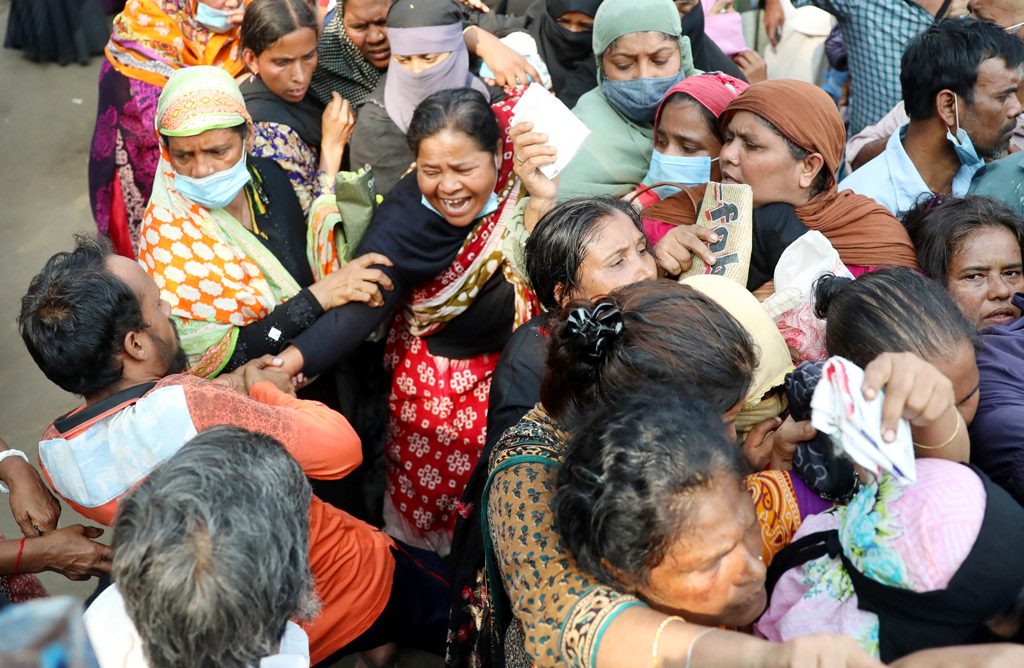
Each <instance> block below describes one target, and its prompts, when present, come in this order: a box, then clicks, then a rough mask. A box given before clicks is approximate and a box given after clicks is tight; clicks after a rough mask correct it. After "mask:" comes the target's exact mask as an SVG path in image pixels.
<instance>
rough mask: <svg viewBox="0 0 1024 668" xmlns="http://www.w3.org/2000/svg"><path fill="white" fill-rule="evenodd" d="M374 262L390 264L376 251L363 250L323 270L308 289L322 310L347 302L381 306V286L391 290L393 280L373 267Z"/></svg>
mask: <svg viewBox="0 0 1024 668" xmlns="http://www.w3.org/2000/svg"><path fill="white" fill-rule="evenodd" d="M374 265H382V266H385V267H393V266H394V264H393V263H392V262H391V260H389V259H388V258H387V257H385V256H384V255H381V254H380V253H367V254H366V255H361V256H359V257H357V258H355V259H353V260H352V261H351V262H349V263H348V264H346V265H345V266H344V267H342V268H341V269H336V270H334V271H332V272H331V273H329V274H327V275H326V276H324V277H323V278H322V279H320V280H319V281H317V282H316V283H314V284H313V285H312V286H311V287H310V288H309V291H310V292H312V293H313V296H314V297H316V299H317V301H319V302H320V306H321V307H323V309H324V310H325V311H327V310H330V309H332V308H336V307H338V306H342V305H344V304H347V303H349V302H363V303H364V304H367V305H368V306H374V307H376V306H382V305H383V304H384V294H383V293H382V292H381V290H382V289H383V290H394V289H395V284H394V283H392V281H391V279H390V278H388V276H387V274H385V273H384V272H383V271H381V270H380V269H374V268H373V266H374Z"/></svg>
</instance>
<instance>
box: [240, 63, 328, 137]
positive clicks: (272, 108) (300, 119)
mask: <svg viewBox="0 0 1024 668" xmlns="http://www.w3.org/2000/svg"><path fill="white" fill-rule="evenodd" d="M239 88H240V89H241V91H242V98H243V99H244V100H245V108H246V109H248V110H249V115H250V116H252V122H253V123H280V124H281V125H287V126H288V127H290V128H291V129H292V130H295V132H297V133H298V134H299V137H301V138H302V141H304V142H306V144H308V145H309V147H310V148H312V149H314V150H316V151H317V152H319V151H320V141H321V140H322V139H323V137H322V136H321V132H322V130H321V125H320V123H321V119H322V118H323V113H324V105H322V104H320V101H319V100H317V99H316V98H314V97H313V95H312V94H311V93H309V92H307V93H306V96H305V97H304V98H302V100H301V101H299V102H289V101H287V100H285V99H283V98H281V97H278V96H277V95H276V94H275V93H274V92H273V91H271V90H270V89H269V88H267V84H265V83H263V81H262V80H261V79H257V78H255V77H254V78H253V79H252V80H250V81H247V82H245V83H244V84H242V85H241V86H240V87H239Z"/></svg>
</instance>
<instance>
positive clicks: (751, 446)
mask: <svg viewBox="0 0 1024 668" xmlns="http://www.w3.org/2000/svg"><path fill="white" fill-rule="evenodd" d="M781 424H782V418H780V417H772V418H768V419H767V420H763V421H761V422H758V423H757V424H755V425H754V426H753V427H752V428H751V430H750V432H749V433H748V434H747V437H746V438H745V439H743V446H742V447H743V454H744V455H745V456H746V457H747V461H748V462H750V465H751V466H752V467H753V468H754V470H755V471H763V470H765V469H766V468H767V467H768V464H769V462H771V458H772V440H773V439H772V437H773V436H774V434H773V433H772V432H774V430H776V429H778V428H779V426H780V425H781Z"/></svg>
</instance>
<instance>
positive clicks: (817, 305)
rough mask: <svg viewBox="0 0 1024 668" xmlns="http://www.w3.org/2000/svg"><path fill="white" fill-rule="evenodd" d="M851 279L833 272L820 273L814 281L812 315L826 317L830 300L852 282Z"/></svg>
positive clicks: (823, 318)
mask: <svg viewBox="0 0 1024 668" xmlns="http://www.w3.org/2000/svg"><path fill="white" fill-rule="evenodd" d="M853 280H854V279H852V278H847V277H845V276H836V275H835V274H833V273H828V274H822V275H821V276H820V277H819V278H818V280H816V281H815V282H814V315H816V316H818V317H819V318H821V319H822V320H825V319H826V318H828V310H829V308H830V307H831V306H832V301H833V300H834V299H835V298H836V297H837V296H838V295H839V293H840V292H842V291H843V289H844V288H845V287H846V286H847V285H849V284H850V283H853Z"/></svg>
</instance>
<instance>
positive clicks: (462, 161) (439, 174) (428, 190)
mask: <svg viewBox="0 0 1024 668" xmlns="http://www.w3.org/2000/svg"><path fill="white" fill-rule="evenodd" d="M416 167H417V172H416V181H417V183H418V184H419V186H420V192H421V193H422V194H423V196H424V197H426V198H427V201H428V202H430V205H431V206H432V207H434V208H435V209H437V210H438V211H439V212H440V213H441V215H442V216H444V219H445V220H447V221H448V222H449V223H451V224H452V225H454V226H456V227H466V226H467V225H470V224H472V223H473V221H474V220H476V219H477V218H478V217H479V216H480V213H481V212H482V211H483V210H484V206H486V204H487V200H488V199H489V198H490V196H491V193H492V192H494V186H495V183H496V182H497V180H498V166H497V157H496V156H495V155H494V154H493V153H491V152H490V151H482V150H480V147H479V146H478V145H477V142H476V140H475V139H474V138H472V137H470V136H469V135H467V134H466V133H464V132H459V131H457V130H442V131H441V132H439V133H437V134H435V135H433V136H431V137H427V138H426V139H424V140H422V141H421V142H420V146H419V151H418V153H417V154H416Z"/></svg>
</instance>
